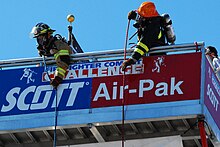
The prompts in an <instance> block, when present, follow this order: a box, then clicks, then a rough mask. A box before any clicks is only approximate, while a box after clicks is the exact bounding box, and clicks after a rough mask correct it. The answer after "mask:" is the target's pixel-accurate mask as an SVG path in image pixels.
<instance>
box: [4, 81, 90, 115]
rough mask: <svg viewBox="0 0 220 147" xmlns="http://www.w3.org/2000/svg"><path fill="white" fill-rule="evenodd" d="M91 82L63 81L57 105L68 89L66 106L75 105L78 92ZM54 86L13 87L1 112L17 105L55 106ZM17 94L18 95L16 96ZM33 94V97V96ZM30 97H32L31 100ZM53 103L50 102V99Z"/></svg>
mask: <svg viewBox="0 0 220 147" xmlns="http://www.w3.org/2000/svg"><path fill="white" fill-rule="evenodd" d="M89 84H90V83H89V82H75V83H63V84H61V85H60V86H59V88H58V91H57V107H58V106H59V103H60V101H61V98H62V96H63V95H64V91H65V90H68V91H69V92H66V93H68V94H69V95H67V94H66V93H65V102H66V104H65V106H66V107H69V106H73V105H74V102H75V99H76V97H77V93H78V92H79V90H80V89H81V88H83V87H84V85H89ZM52 92H53V89H52V86H51V85H41V86H29V87H27V88H26V89H24V90H23V91H21V88H20V87H14V88H12V89H11V90H10V91H9V92H8V93H7V95H6V101H7V102H6V103H5V104H3V105H2V107H1V112H9V111H11V110H12V109H14V108H15V107H17V109H18V110H21V111H26V110H40V109H45V108H47V107H48V106H49V104H52V105H51V106H49V107H50V108H54V107H55V96H52ZM15 96H16V97H15ZM31 96H33V97H31ZM30 97H31V98H32V99H31V100H30ZM51 100H52V101H53V102H52V103H49V102H50V101H51Z"/></svg>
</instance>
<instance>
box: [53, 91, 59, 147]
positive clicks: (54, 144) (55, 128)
mask: <svg viewBox="0 0 220 147" xmlns="http://www.w3.org/2000/svg"><path fill="white" fill-rule="evenodd" d="M54 90H55V92H56V93H55V94H56V95H55V108H54V137H53V147H56V146H57V145H56V144H57V116H58V115H57V114H58V112H57V96H58V93H57V89H54Z"/></svg>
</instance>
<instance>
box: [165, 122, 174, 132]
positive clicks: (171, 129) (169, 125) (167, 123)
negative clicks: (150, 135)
mask: <svg viewBox="0 0 220 147" xmlns="http://www.w3.org/2000/svg"><path fill="white" fill-rule="evenodd" d="M165 123H166V125H167V127H168V128H169V129H170V131H174V130H175V129H174V128H173V126H172V125H171V123H170V122H169V120H165Z"/></svg>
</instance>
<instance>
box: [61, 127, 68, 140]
mask: <svg viewBox="0 0 220 147" xmlns="http://www.w3.org/2000/svg"><path fill="white" fill-rule="evenodd" d="M60 132H61V133H62V134H63V136H65V138H66V139H67V140H68V139H70V136H69V135H68V134H67V132H66V131H65V130H64V129H60Z"/></svg>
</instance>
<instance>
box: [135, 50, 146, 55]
mask: <svg viewBox="0 0 220 147" xmlns="http://www.w3.org/2000/svg"><path fill="white" fill-rule="evenodd" d="M134 52H138V53H139V54H141V56H142V55H144V52H143V51H142V50H141V49H139V48H136V49H135V50H134Z"/></svg>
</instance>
